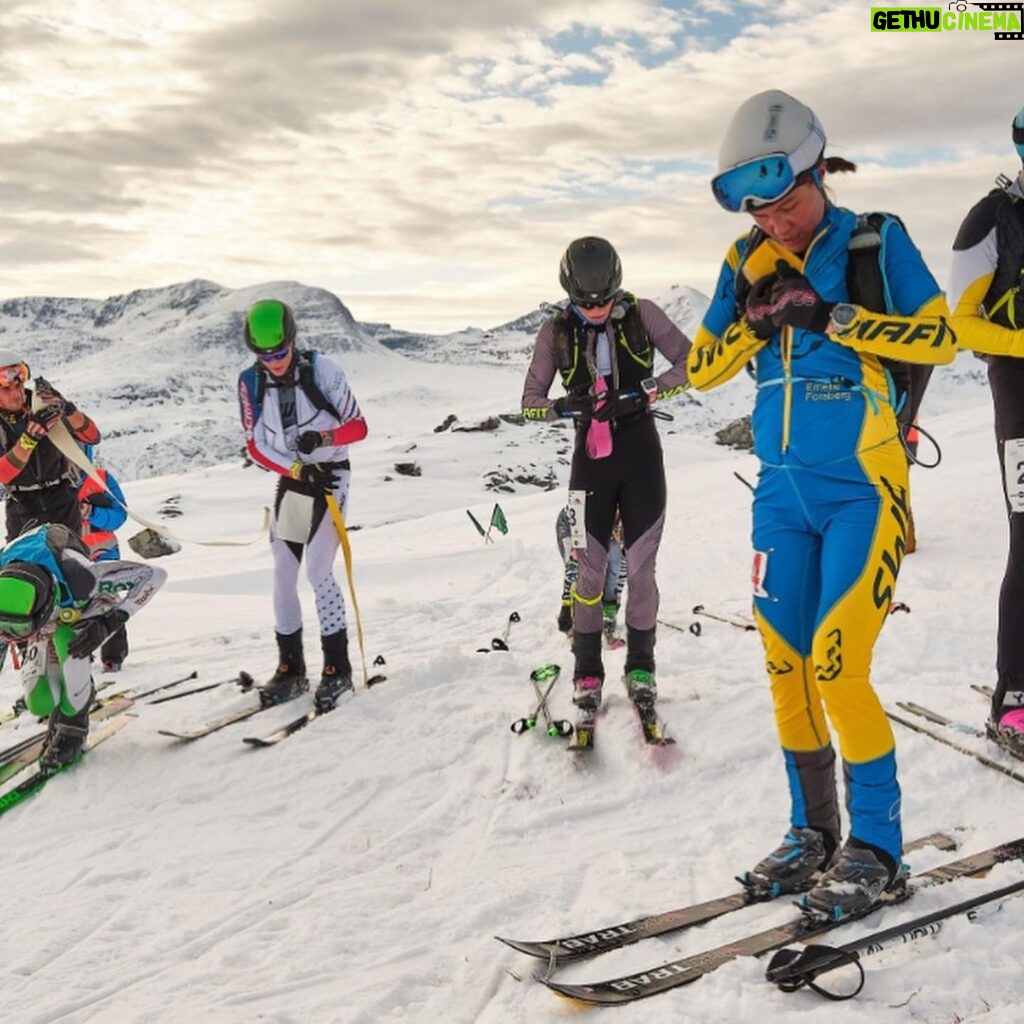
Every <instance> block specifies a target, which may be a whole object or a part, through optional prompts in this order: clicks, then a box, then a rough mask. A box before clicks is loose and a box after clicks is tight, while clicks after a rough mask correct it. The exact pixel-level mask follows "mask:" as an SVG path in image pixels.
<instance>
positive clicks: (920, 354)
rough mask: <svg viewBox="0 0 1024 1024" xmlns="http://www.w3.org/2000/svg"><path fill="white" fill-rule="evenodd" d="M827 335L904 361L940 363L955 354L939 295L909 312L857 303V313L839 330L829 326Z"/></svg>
mask: <svg viewBox="0 0 1024 1024" xmlns="http://www.w3.org/2000/svg"><path fill="white" fill-rule="evenodd" d="M829 337H830V338H832V339H833V340H834V341H838V342H839V343H840V344H842V345H846V346H847V347H848V348H852V349H854V350H855V351H857V352H870V353H871V354H872V355H876V356H884V357H885V358H886V359H900V360H902V361H903V362H906V363H930V364H933V365H941V364H943V363H951V362H952V361H953V360H954V359H955V358H956V353H957V347H956V335H955V334H954V333H953V328H952V327H950V325H949V307H948V306H947V305H946V299H945V296H943V295H936V296H935V298H933V299H930V300H929V301H928V302H926V303H925V304H924V305H923V306H922V307H921V308H920V309H919V310H918V311H917V312H916V313H915V314H914V315H913V316H896V315H894V314H890V313H872V312H870V311H869V310H866V309H864V308H863V307H862V306H857V316H856V318H855V319H854V321H853V323H851V324H850V325H849V327H847V328H845V329H844V330H843V331H842V333H839V332H838V331H835V330H834V329H833V327H832V326H831V325H830V326H829Z"/></svg>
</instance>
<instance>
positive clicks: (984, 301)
mask: <svg viewBox="0 0 1024 1024" xmlns="http://www.w3.org/2000/svg"><path fill="white" fill-rule="evenodd" d="M1011 133H1012V139H1013V143H1014V145H1015V146H1016V148H1017V153H1018V155H1019V156H1020V159H1021V162H1022V164H1024V108H1021V110H1020V111H1019V112H1018V113H1017V116H1016V117H1015V118H1014V119H1013V124H1012V126H1011ZM996 184H997V186H998V187H997V188H994V189H993V190H992V191H991V192H989V194H988V195H987V196H985V198H984V199H982V200H981V201H980V202H978V203H976V204H975V206H974V207H973V208H972V209H971V211H970V212H969V213H968V214H967V216H966V217H965V218H964V222H963V224H962V225H961V227H960V231H959V232H958V234H957V236H956V240H955V242H954V243H953V263H952V268H951V270H950V285H949V305H950V308H951V309H952V311H953V327H954V329H955V330H956V333H957V337H958V338H959V339H960V344H961V345H962V346H963V347H964V348H968V349H972V350H973V351H974V352H976V353H978V354H979V355H981V356H983V357H984V359H985V361H986V363H987V364H988V381H989V386H990V388H991V391H992V404H993V406H994V408H995V433H996V443H997V447H998V452H999V461H1000V468H1001V469H1002V478H1003V495H1004V497H1005V498H1006V512H1007V517H1008V519H1009V527H1010V549H1009V553H1008V554H1007V559H1006V569H1005V571H1004V574H1003V582H1002V586H1001V587H1000V590H999V618H998V628H997V633H996V688H995V693H994V694H993V697H992V711H991V715H990V716H989V720H988V723H987V730H986V731H987V732H988V735H989V736H990V737H991V738H992V739H993V740H995V741H996V742H997V743H998V744H999V745H1000V746H1003V747H1005V748H1006V749H1007V750H1009V751H1010V752H1011V753H1013V754H1015V755H1016V756H1017V757H1020V758H1024V632H1022V631H1021V628H1020V623H1021V607H1022V604H1024V496H1022V494H1021V485H1020V467H1021V463H1022V462H1024V168H1022V169H1021V170H1020V171H1019V172H1018V174H1017V177H1016V178H1015V179H1014V180H1013V181H1010V180H1009V179H1006V178H1003V177H1002V176H1001V177H1000V179H999V180H998V181H997V182H996Z"/></svg>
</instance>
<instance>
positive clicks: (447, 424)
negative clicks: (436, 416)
mask: <svg viewBox="0 0 1024 1024" xmlns="http://www.w3.org/2000/svg"><path fill="white" fill-rule="evenodd" d="M457 419H458V417H457V416H456V415H455V413H453V412H452V413H449V414H448V415H447V416H445V418H444V422H443V423H439V424H438V425H437V426H436V427H434V433H435V434H440V433H442V432H443V431H445V430H447V429H448V428H449V427H450V426H451V425H452V424H453V423H454V422H455V421H456V420H457Z"/></svg>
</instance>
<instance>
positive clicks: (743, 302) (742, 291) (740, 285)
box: [735, 224, 767, 320]
mask: <svg viewBox="0 0 1024 1024" xmlns="http://www.w3.org/2000/svg"><path fill="white" fill-rule="evenodd" d="M766 237H767V235H765V233H764V231H762V230H761V228H759V227H758V226H757V225H756V224H755V225H754V226H753V227H752V228H751V229H750V232H749V233H748V234H747V244H746V247H745V248H744V250H743V255H742V256H741V257H740V262H739V266H737V267H736V281H735V290H736V319H737V320H739V319H740V318H741V317H742V316H743V315H744V314H745V313H746V312H747V295H748V294H749V292H750V282H749V281H748V280H747V275H746V274H744V273H743V265H744V264H745V263H746V262H747V257H748V256H749V255H750V254H751V253H752V252H753V251H754V250H755V249H756V248H757V247H758V246H759V245H760V244H761V243H762V242H763V241H764V240H765V238H766Z"/></svg>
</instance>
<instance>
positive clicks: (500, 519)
mask: <svg viewBox="0 0 1024 1024" xmlns="http://www.w3.org/2000/svg"><path fill="white" fill-rule="evenodd" d="M491 526H493V527H494V528H495V529H496V530H497V531H498V532H499V533H508V522H507V521H506V519H505V513H504V512H502V511H501V506H500V505H498V504H495V506H494V511H493V512H492V513H491Z"/></svg>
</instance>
